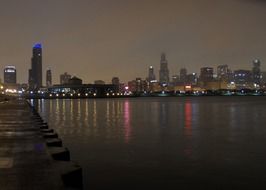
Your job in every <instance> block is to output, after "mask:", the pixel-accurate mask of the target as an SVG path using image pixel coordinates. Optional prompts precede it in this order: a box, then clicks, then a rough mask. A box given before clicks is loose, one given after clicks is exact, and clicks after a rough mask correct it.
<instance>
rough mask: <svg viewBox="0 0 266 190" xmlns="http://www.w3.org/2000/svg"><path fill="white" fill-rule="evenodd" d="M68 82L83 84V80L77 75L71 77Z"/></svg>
mask: <svg viewBox="0 0 266 190" xmlns="http://www.w3.org/2000/svg"><path fill="white" fill-rule="evenodd" d="M68 84H70V85H82V80H81V79H80V78H78V77H76V76H74V77H72V78H71V79H69V81H68Z"/></svg>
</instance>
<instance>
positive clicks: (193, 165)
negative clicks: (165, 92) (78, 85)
mask: <svg viewBox="0 0 266 190" xmlns="http://www.w3.org/2000/svg"><path fill="white" fill-rule="evenodd" d="M35 104H36V106H38V109H39V111H40V114H41V115H42V116H43V118H44V120H46V121H47V122H48V123H49V125H50V127H51V128H54V129H55V130H56V131H57V132H58V134H59V135H60V138H62V139H63V143H64V146H65V147H68V148H69V149H70V152H71V158H72V160H75V161H77V162H78V163H79V164H80V165H81V166H82V167H83V172H84V187H85V188H84V189H110V188H116V189H196V188H197V189H199V188H201V189H244V188H246V189H258V188H259V187H264V189H265V188H266V97H191V98H185V97H180V98H135V99H134V98H132V99H80V100H79V99H75V100H38V101H37V102H35Z"/></svg>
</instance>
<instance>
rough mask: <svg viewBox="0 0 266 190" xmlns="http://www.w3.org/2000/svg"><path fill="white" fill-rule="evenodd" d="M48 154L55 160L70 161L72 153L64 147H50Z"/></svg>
mask: <svg viewBox="0 0 266 190" xmlns="http://www.w3.org/2000/svg"><path fill="white" fill-rule="evenodd" d="M48 152H49V153H50V154H51V156H52V158H53V159H54V160H62V161H70V152H69V150H68V149H67V148H63V147H49V148H48Z"/></svg>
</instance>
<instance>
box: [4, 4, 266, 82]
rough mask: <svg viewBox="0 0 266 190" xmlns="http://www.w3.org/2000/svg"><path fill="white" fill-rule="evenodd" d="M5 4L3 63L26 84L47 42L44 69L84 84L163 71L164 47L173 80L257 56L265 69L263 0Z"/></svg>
mask: <svg viewBox="0 0 266 190" xmlns="http://www.w3.org/2000/svg"><path fill="white" fill-rule="evenodd" d="M2 4H3V6H1V8H0V11H1V14H2V15H1V18H0V24H1V25H2V27H1V31H0V39H1V42H2V43H1V44H0V52H1V56H0V67H1V69H2V70H3V68H4V67H5V66H6V65H14V66H15V67H16V69H17V81H19V82H20V83H27V78H28V76H27V69H28V68H29V67H30V57H31V51H30V48H31V47H32V44H34V43H36V42H40V43H42V44H43V51H44V52H43V70H45V69H46V68H48V67H50V68H51V70H52V72H53V79H54V80H53V83H59V75H60V74H62V73H64V72H68V73H70V74H72V75H76V76H78V77H80V78H82V79H83V81H84V83H93V81H95V80H98V79H101V80H104V81H106V82H110V81H111V79H112V77H113V76H119V78H120V80H121V81H123V82H126V81H130V80H132V79H134V78H136V77H143V78H145V77H147V68H148V67H149V66H150V65H153V67H154V71H155V74H156V76H157V77H158V71H159V64H160V54H161V52H166V54H167V59H168V67H169V70H170V78H171V76H173V75H176V74H178V73H179V70H180V69H181V68H186V69H187V71H188V73H192V72H196V73H199V70H200V68H201V67H204V66H208V67H213V68H216V67H217V66H218V65H224V64H227V65H229V66H230V68H231V69H232V70H236V69H239V68H242V69H250V68H251V64H252V61H253V60H254V59H260V60H261V63H262V64H261V70H262V71H265V70H266V66H265V64H264V62H265V60H266V55H265V49H266V43H265V42H266V37H265V35H264V33H265V29H266V26H265V25H264V16H265V14H266V13H265V12H266V11H265V9H266V6H265V5H266V4H265V3H264V1H252V0H250V1H249V0H235V1H210V0H203V1H201V2H195V1H194V2H193V1H182V0H181V1H178V2H177V1H158V0H154V1H147V0H146V1H118V0H117V1H114V0H113V1H97V2H96V1H84V2H75V3H74V2H73V1H70V0H65V1H60V0H59V1H57V2H54V1H45V2H42V1H38V0H37V1H32V0H29V1H27V6H25V2H20V1H7V2H3V3H2ZM22 4H23V5H24V6H22ZM20 5H21V6H20ZM21 7H23V8H21ZM37 7H38V9H37ZM10 10H13V11H10ZM47 10H49V11H47ZM17 31H19V35H17V34H18V33H17ZM77 65H78V66H77ZM62 68H64V69H62ZM43 75H45V73H43ZM0 78H1V79H2V80H3V73H2V72H1V75H0ZM43 81H45V79H44V77H43Z"/></svg>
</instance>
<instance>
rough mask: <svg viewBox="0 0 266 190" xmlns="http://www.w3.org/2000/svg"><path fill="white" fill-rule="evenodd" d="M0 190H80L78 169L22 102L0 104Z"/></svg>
mask: <svg viewBox="0 0 266 190" xmlns="http://www.w3.org/2000/svg"><path fill="white" fill-rule="evenodd" d="M0 189H1V190H16V189H20V190H28V189H32V190H42V189H49V190H53V189H82V169H81V168H80V166H79V165H77V164H76V163H74V162H72V161H70V153H69V151H68V149H67V148H63V147H62V141H61V140H60V139H58V135H57V134H56V133H55V132H54V131H53V130H52V129H49V127H48V125H47V123H45V122H44V121H43V120H42V118H41V117H40V116H39V114H38V113H37V112H36V110H34V108H32V107H31V106H30V105H29V104H28V103H27V102H26V101H25V100H12V101H4V102H0Z"/></svg>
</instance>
